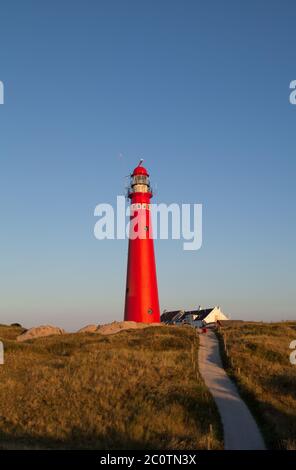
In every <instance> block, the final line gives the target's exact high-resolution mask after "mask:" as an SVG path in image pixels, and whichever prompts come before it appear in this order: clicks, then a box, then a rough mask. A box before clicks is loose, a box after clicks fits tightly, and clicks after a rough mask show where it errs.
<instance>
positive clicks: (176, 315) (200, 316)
mask: <svg viewBox="0 0 296 470" xmlns="http://www.w3.org/2000/svg"><path fill="white" fill-rule="evenodd" d="M225 320H229V318H228V317H227V316H226V315H225V313H223V312H222V310H221V308H220V307H219V306H218V305H217V306H216V307H212V308H206V309H201V308H199V309H198V310H189V311H184V310H175V311H173V312H164V313H163V314H162V315H161V321H162V322H163V323H170V324H180V323H189V324H190V325H192V326H197V327H201V326H203V325H207V324H209V323H216V322H217V321H225Z"/></svg>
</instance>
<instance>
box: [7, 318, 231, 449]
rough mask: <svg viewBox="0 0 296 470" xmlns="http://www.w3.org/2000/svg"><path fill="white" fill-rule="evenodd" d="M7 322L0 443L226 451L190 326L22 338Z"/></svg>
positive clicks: (194, 336) (21, 446)
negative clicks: (201, 373) (18, 336)
mask: <svg viewBox="0 0 296 470" xmlns="http://www.w3.org/2000/svg"><path fill="white" fill-rule="evenodd" d="M20 332H21V329H20V328H17V327H5V326H2V327H1V326H0V340H2V341H4V345H5V364H4V365H2V366H0V443H1V444H0V447H2V448H6V449H17V448H61V449H67V448H77V449H78V448H84V449H207V448H211V449H219V448H221V447H222V439H221V430H220V422H219V418H218V415H217V411H216V408H215V405H214V403H213V400H212V398H211V396H210V395H209V393H208V391H207V389H206V388H205V386H204V384H203V382H202V381H201V379H200V376H199V373H198V370H197V348H198V337H197V336H196V335H195V332H194V331H193V330H192V329H191V328H188V327H182V328H180V327H154V328H147V329H145V330H134V331H124V332H121V333H118V334H115V335H110V336H102V335H99V334H90V333H84V334H72V335H65V336H55V337H47V338H39V339H35V340H31V341H29V342H27V343H17V342H16V341H15V338H16V336H17V335H18V334H19V333H20Z"/></svg>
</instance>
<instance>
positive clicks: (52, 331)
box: [16, 325, 66, 341]
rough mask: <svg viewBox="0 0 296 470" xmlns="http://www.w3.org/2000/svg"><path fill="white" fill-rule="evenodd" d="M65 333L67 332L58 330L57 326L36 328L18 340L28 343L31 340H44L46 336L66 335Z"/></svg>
mask: <svg viewBox="0 0 296 470" xmlns="http://www.w3.org/2000/svg"><path fill="white" fill-rule="evenodd" d="M65 333H66V332H65V330H63V329H62V328H58V327H57V326H51V325H42V326H37V327H35V328H30V329H29V330H27V331H25V332H24V333H22V334H21V335H19V336H18V337H17V338H16V340H17V341H27V340H29V339H35V338H42V337H44V336H51V335H64V334H65Z"/></svg>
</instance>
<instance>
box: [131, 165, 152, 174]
mask: <svg viewBox="0 0 296 470" xmlns="http://www.w3.org/2000/svg"><path fill="white" fill-rule="evenodd" d="M136 175H144V176H149V174H148V171H147V170H146V168H144V167H143V166H141V165H138V166H136V168H135V169H134V171H133V173H132V176H136Z"/></svg>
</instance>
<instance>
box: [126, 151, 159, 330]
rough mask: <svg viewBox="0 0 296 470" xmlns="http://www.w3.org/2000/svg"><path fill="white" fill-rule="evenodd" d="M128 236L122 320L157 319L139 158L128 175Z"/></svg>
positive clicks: (146, 191) (147, 190)
mask: <svg viewBox="0 0 296 470" xmlns="http://www.w3.org/2000/svg"><path fill="white" fill-rule="evenodd" d="M128 197H129V198H130V200H131V207H130V209H131V215H130V236H129V246H128V263H127V278H126V294H125V309H124V319H125V320H131V321H136V322H143V323H154V322H159V321H160V312H159V301H158V288H157V277H156V265H155V256H154V245H153V238H152V224H151V210H150V208H151V206H150V199H151V198H152V190H151V187H150V181H149V174H148V172H147V170H146V168H144V167H143V166H142V160H141V161H140V163H139V165H138V166H137V167H136V168H135V169H134V171H133V173H132V174H131V180H130V185H129V189H128Z"/></svg>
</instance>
